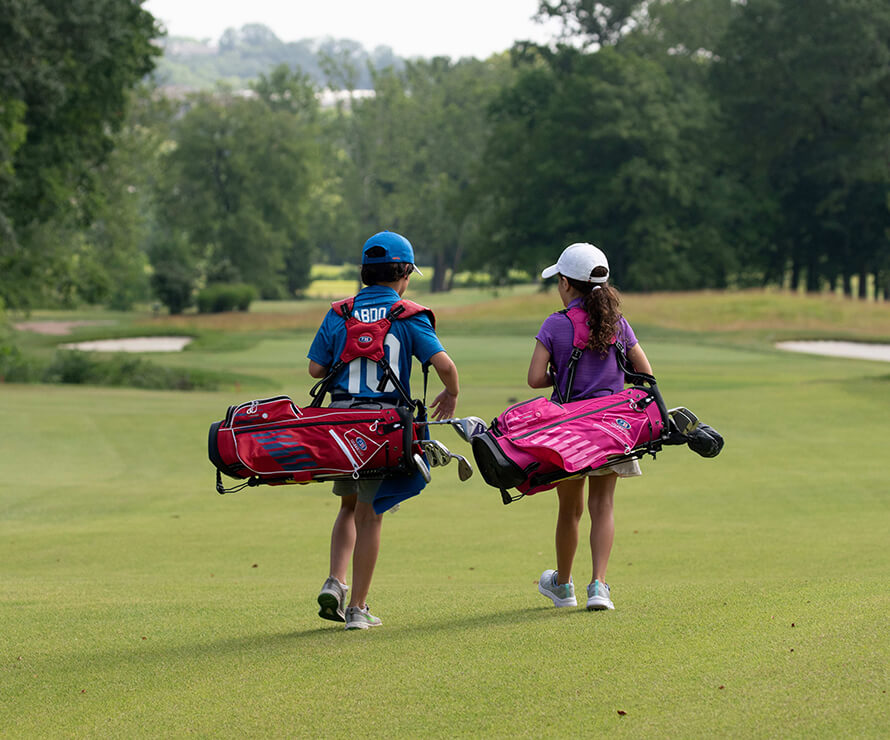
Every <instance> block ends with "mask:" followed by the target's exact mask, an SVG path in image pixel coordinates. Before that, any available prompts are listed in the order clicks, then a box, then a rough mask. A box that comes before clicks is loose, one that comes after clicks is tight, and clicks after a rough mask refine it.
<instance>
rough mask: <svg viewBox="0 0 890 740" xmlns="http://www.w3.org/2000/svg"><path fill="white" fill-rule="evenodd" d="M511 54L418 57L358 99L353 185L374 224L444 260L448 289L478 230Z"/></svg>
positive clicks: (382, 76) (442, 280)
mask: <svg viewBox="0 0 890 740" xmlns="http://www.w3.org/2000/svg"><path fill="white" fill-rule="evenodd" d="M511 75H512V70H511V68H510V65H509V60H508V59H507V58H506V56H504V57H501V58H497V57H493V58H492V59H490V60H488V61H486V62H480V61H477V60H474V59H463V60H460V61H459V62H457V63H452V62H451V61H450V60H449V59H447V58H436V59H432V60H429V61H424V60H418V61H415V62H410V63H408V64H406V66H405V69H404V70H403V71H401V72H399V71H396V70H387V71H385V72H381V73H378V74H377V75H376V76H375V92H376V95H375V97H374V98H373V99H371V100H365V101H362V102H361V103H360V104H358V105H355V106H354V111H353V115H352V118H351V123H352V126H351V129H350V134H351V136H350V137H348V138H347V140H346V144H345V148H346V150H347V151H348V153H349V156H350V161H351V163H352V165H353V169H352V173H351V174H352V177H353V185H352V188H351V190H350V192H351V193H352V194H353V197H354V199H355V200H354V201H353V202H356V203H358V206H357V210H358V212H359V213H360V214H361V217H360V222H361V223H363V224H365V225H366V226H365V228H366V230H368V231H369V233H370V232H371V231H376V230H377V229H379V228H393V229H398V230H401V231H402V232H404V233H405V234H406V235H407V236H408V237H409V238H410V239H411V241H412V243H413V244H414V245H415V248H416V249H417V252H418V259H419V260H421V261H424V260H431V261H432V262H433V265H434V270H433V276H432V288H433V290H445V289H448V288H449V287H450V285H451V283H450V278H451V276H453V274H454V271H455V270H456V269H457V266H458V265H459V264H460V262H461V259H462V256H463V253H464V250H465V249H466V244H467V243H468V239H469V238H470V235H471V234H472V233H473V229H474V225H475V223H476V221H475V202H474V199H473V198H472V197H471V196H470V194H471V192H472V191H473V190H474V188H475V184H476V182H477V180H478V174H479V173H478V167H479V159H480V157H481V155H482V152H483V151H484V147H485V142H486V140H487V138H488V132H489V124H488V118H487V110H488V106H489V105H490V103H491V101H492V100H493V99H494V97H495V95H496V94H497V91H498V90H499V89H500V86H501V85H503V84H504V83H505V82H506V81H507V80H509V79H511Z"/></svg>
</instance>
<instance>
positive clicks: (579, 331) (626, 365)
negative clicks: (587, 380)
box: [550, 306, 654, 403]
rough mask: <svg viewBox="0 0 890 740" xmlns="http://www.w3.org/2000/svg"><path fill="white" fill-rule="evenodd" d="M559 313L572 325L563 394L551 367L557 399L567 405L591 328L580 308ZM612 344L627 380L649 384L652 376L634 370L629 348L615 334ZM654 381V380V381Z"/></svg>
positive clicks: (572, 308) (567, 309) (576, 307)
mask: <svg viewBox="0 0 890 740" xmlns="http://www.w3.org/2000/svg"><path fill="white" fill-rule="evenodd" d="M559 313H561V314H563V315H564V316H565V317H566V318H568V319H569V321H570V322H571V323H572V332H573V334H572V354H571V356H570V357H569V364H568V376H567V377H566V388H565V393H563V392H562V391H561V390H560V388H559V386H558V385H557V383H556V373H555V372H554V368H552V367H551V370H550V374H551V377H552V378H553V390H554V391H555V392H556V398H557V400H558V401H559V402H560V403H567V402H568V401H571V400H572V390H573V388H574V385H575V370H576V369H577V366H578V360H580V359H581V355H582V354H583V353H584V350H585V349H587V345H588V343H589V342H590V326H588V324H587V312H586V311H585V310H584V309H583V308H581V307H579V306H572V307H571V308H564V309H563V310H562V311H560V312H559ZM612 344H614V345H615V359H616V360H617V361H618V367H619V368H620V369H621V372H623V373H624V376H625V378H626V379H627V380H628V381H629V382H631V383H639V382H641V381H643V382H648V378H650V377H651V376H648V375H646V374H645V373H638V372H636V371H635V370H634V369H633V366H632V365H631V364H630V361H629V360H628V359H627V348H626V347H625V346H624V342H622V341H621V339H620V338H619V337H618V335H617V334H615V335H614V336H613V337H612ZM653 380H654V379H653Z"/></svg>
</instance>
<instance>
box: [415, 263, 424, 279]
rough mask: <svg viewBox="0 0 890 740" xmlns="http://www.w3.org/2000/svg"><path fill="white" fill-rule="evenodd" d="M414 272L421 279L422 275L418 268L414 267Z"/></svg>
mask: <svg viewBox="0 0 890 740" xmlns="http://www.w3.org/2000/svg"><path fill="white" fill-rule="evenodd" d="M414 272H416V273H417V274H418V275H420V276H421V277H423V273H422V272H421V271H420V268H419V267H418V266H417V265H414Z"/></svg>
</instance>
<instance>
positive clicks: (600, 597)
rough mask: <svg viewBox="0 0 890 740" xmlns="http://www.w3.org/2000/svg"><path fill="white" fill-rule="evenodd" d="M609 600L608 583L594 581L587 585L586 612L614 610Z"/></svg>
mask: <svg viewBox="0 0 890 740" xmlns="http://www.w3.org/2000/svg"><path fill="white" fill-rule="evenodd" d="M614 608H615V605H614V604H613V603H612V599H611V589H610V588H609V584H608V583H603V582H602V581H594V582H593V583H589V584H587V611H591V612H592V611H601V610H603V609H614Z"/></svg>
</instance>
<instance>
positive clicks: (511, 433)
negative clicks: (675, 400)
mask: <svg viewBox="0 0 890 740" xmlns="http://www.w3.org/2000/svg"><path fill="white" fill-rule="evenodd" d="M647 395H648V394H647V393H646V391H644V390H641V389H638V388H628V389H626V390H623V391H621V392H619V393H615V394H612V395H610V396H603V397H601V398H592V399H586V400H582V401H571V402H569V403H566V404H557V403H553V402H552V401H549V400H548V399H546V398H536V399H533V400H531V401H527V402H525V403H522V404H518V405H516V406H512V407H511V408H509V409H507V410H506V411H505V412H504V413H503V414H501V416H500V417H498V420H497V425H498V428H499V429H500V430H501V432H502V434H503V437H502V438H501V439H504V438H506V439H507V440H509V441H510V442H511V443H512V446H513V447H515V448H517V449H519V450H523V451H524V454H523V455H522V456H521V457H522V458H526V457H527V458H528V462H533V461H538V462H547V463H549V464H550V465H553V466H555V468H561V469H563V470H565V471H566V472H568V473H574V472H577V471H579V470H582V469H584V468H597V467H600V466H602V465H604V464H605V463H606V462H607V460H608V459H609V458H610V457H612V456H616V455H625V454H627V453H628V452H630V451H631V450H632V449H633V448H634V447H637V446H638V445H640V444H644V443H646V442H649V441H651V440H653V439H657V438H658V437H659V436H661V433H662V429H663V422H662V419H661V414H660V412H659V410H658V406H657V404H655V403H649V404H646V405H645V406H643V407H642V408H641V407H640V406H638V405H637V402H638V401H640V400H642V399H644V398H646V396H647ZM511 459H513V458H512V457H511ZM515 462H517V464H519V465H520V467H523V468H524V467H525V466H526V464H527V463H523V462H522V461H521V460H515Z"/></svg>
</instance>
